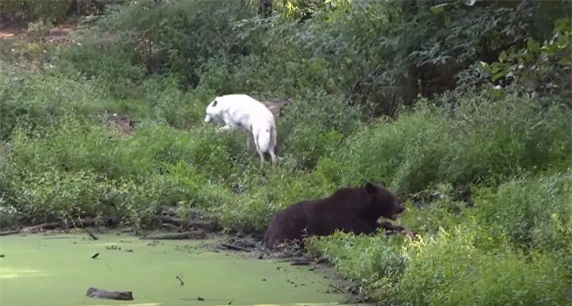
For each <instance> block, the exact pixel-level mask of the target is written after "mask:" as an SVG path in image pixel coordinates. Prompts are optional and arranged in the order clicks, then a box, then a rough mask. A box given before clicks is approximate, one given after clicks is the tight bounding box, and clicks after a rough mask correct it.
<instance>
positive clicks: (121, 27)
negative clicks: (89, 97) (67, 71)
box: [75, 0, 251, 86]
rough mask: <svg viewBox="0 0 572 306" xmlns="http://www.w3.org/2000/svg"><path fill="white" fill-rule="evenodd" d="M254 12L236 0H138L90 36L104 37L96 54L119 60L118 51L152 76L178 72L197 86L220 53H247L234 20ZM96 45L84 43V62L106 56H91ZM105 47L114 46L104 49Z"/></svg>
mask: <svg viewBox="0 0 572 306" xmlns="http://www.w3.org/2000/svg"><path fill="white" fill-rule="evenodd" d="M250 14H251V13H250V10H249V7H248V6H245V5H243V4H242V3H240V2H236V1H223V2H220V1H208V0H207V1H204V0H199V1H169V2H164V3H158V2H156V1H152V0H146V1H136V2H133V3H130V4H129V5H126V6H123V7H120V8H119V11H118V12H117V13H115V14H111V15H108V16H106V17H105V18H102V19H100V20H99V21H97V22H96V28H95V29H96V30H95V32H92V33H91V34H92V35H97V36H99V38H98V39H96V40H95V41H94V43H95V46H100V48H95V50H99V51H100V52H101V51H103V52H106V53H107V56H105V57H103V58H109V59H112V60H113V61H114V62H115V61H120V58H119V57H116V55H115V54H116V53H119V54H120V55H123V56H124V57H126V58H127V59H130V60H129V63H132V64H135V65H136V67H140V66H144V67H146V70H147V72H149V73H162V74H163V73H168V74H175V75H177V76H179V77H181V78H182V80H184V81H185V83H187V84H191V85H192V86H195V85H196V84H197V83H198V81H199V79H198V75H197V71H198V69H199V68H200V67H201V65H202V64H204V63H206V61H207V60H208V59H209V58H211V57H213V56H214V55H215V54H219V53H221V54H225V55H226V56H228V57H229V58H233V57H234V56H238V55H242V54H246V52H247V45H243V44H241V43H240V42H239V41H238V38H236V37H237V36H236V35H233V34H234V33H233V31H232V22H233V21H235V20H240V19H242V18H245V17H248V16H250ZM90 40H92V39H90ZM86 43H87V44H86ZM94 43H91V44H90V43H89V40H88V41H85V42H84V44H86V45H87V46H86V48H85V49H84V50H83V51H82V53H80V55H81V58H85V59H84V60H87V61H97V60H98V58H100V57H101V56H100V55H96V54H89V53H88V50H89V49H87V48H93V47H94ZM88 46H89V47H88ZM105 46H109V47H111V48H101V47H105ZM118 51H119V52H118ZM86 57H87V58H86ZM75 62H76V63H78V64H79V65H81V66H82V67H85V65H83V64H81V63H80V62H79V61H78V60H76V61H75ZM122 66H123V65H122ZM106 67H108V68H107V69H114V68H112V67H109V66H106ZM104 71H105V70H104ZM92 73H93V74H98V72H97V71H93V72H92Z"/></svg>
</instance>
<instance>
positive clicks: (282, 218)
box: [264, 182, 405, 249]
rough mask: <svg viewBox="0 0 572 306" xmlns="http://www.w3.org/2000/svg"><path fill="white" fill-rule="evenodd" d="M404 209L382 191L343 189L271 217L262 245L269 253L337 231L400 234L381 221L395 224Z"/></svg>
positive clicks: (367, 187) (374, 186)
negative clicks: (293, 241) (278, 248)
mask: <svg viewBox="0 0 572 306" xmlns="http://www.w3.org/2000/svg"><path fill="white" fill-rule="evenodd" d="M404 209H405V207H403V206H402V205H400V204H399V201H398V200H397V198H396V197H395V195H394V194H393V193H391V192H390V191H389V190H387V189H386V188H385V187H383V186H381V185H377V184H373V183H371V182H367V183H366V184H365V185H364V186H360V187H353V188H350V187H346V188H342V189H339V190H337V191H335V192H334V193H333V194H332V195H331V196H329V197H327V198H325V199H318V200H309V201H302V202H298V203H296V204H293V205H292V206H290V207H288V208H286V209H283V210H281V211H278V212H276V213H275V214H274V217H273V218H272V221H271V222H270V225H269V226H268V229H267V230H266V233H265V234H264V245H265V246H266V247H267V248H269V249H272V248H274V247H276V246H277V245H279V244H281V243H283V242H286V241H289V240H290V241H291V240H301V239H302V238H303V237H304V236H327V235H331V234H333V233H334V232H335V231H336V230H339V231H342V232H346V233H349V232H353V233H354V234H362V233H363V234H371V233H374V232H375V231H377V229H378V228H379V227H383V228H386V229H391V230H396V229H399V230H403V228H402V227H397V226H393V225H392V224H391V223H389V222H384V223H381V224H380V223H378V222H377V220H378V219H379V218H380V217H385V218H388V219H391V220H395V219H396V217H397V215H398V214H400V213H401V212H403V210H404Z"/></svg>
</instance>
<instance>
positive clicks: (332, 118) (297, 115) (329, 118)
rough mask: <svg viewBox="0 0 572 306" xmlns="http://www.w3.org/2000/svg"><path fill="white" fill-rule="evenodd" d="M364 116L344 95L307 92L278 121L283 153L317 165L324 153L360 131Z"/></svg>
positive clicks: (303, 163)
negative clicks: (347, 101) (359, 127)
mask: <svg viewBox="0 0 572 306" xmlns="http://www.w3.org/2000/svg"><path fill="white" fill-rule="evenodd" d="M360 115H361V114H360V112H359V109H358V108H353V107H350V106H348V105H347V104H346V103H345V101H344V100H343V98H342V97H338V96H331V95H328V94H326V93H325V92H323V91H318V90H316V91H313V92H312V91H304V92H303V93H302V94H301V95H300V96H299V98H295V102H294V104H293V105H292V106H289V107H288V110H287V111H286V112H285V115H284V117H283V118H281V119H280V120H278V123H277V124H278V127H277V128H278V139H279V141H280V142H281V148H283V149H282V150H281V152H283V153H282V154H283V155H291V156H292V157H293V158H294V159H296V161H297V164H298V166H300V167H302V168H313V167H314V166H315V165H316V163H317V161H318V159H319V158H320V157H321V156H322V155H324V154H326V153H328V152H331V151H332V150H333V149H334V148H336V147H337V146H338V145H339V144H340V143H341V141H342V140H343V139H344V137H345V136H347V135H350V134H351V133H352V132H353V131H354V130H356V128H357V126H358V125H359V118H360Z"/></svg>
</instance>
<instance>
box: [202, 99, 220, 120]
mask: <svg viewBox="0 0 572 306" xmlns="http://www.w3.org/2000/svg"><path fill="white" fill-rule="evenodd" d="M218 104H219V103H218V101H217V99H216V98H215V99H214V100H213V101H212V102H211V103H209V105H208V106H207V111H206V112H207V115H206V116H205V122H207V123H208V122H212V121H216V120H217V119H218V117H219V116H220V108H219V107H217V105H218Z"/></svg>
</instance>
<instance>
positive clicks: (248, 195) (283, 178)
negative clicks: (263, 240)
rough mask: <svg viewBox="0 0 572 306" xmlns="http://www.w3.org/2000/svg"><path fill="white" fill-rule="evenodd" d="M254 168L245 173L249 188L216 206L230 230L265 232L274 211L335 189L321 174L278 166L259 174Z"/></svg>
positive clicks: (221, 218) (246, 187)
mask: <svg viewBox="0 0 572 306" xmlns="http://www.w3.org/2000/svg"><path fill="white" fill-rule="evenodd" d="M253 170H254V169H253ZM251 171H252V170H251ZM251 171H249V172H245V173H244V175H245V177H246V180H242V182H243V183H245V184H244V185H245V186H244V188H245V189H246V190H247V191H246V192H244V193H242V194H239V195H238V196H236V197H235V198H234V199H233V201H229V202H227V203H226V204H225V205H222V206H220V207H217V208H215V213H216V215H218V216H219V218H220V222H221V225H222V226H223V227H225V228H226V229H227V230H231V231H242V232H264V231H265V230H266V227H267V225H268V223H269V222H270V220H271V218H272V214H273V213H274V212H276V211H278V210H280V209H282V208H285V207H288V206H290V205H292V204H294V203H296V202H299V201H302V200H306V199H313V198H320V197H325V196H328V195H329V194H330V193H331V192H333V189H334V188H333V186H332V185H331V184H330V183H329V182H328V181H326V180H325V179H324V178H323V177H322V176H320V175H319V174H314V173H310V174H304V173H299V172H297V171H293V170H289V169H281V168H275V169H270V170H268V171H265V174H263V175H260V176H256V174H255V173H254V172H251ZM258 171H259V170H258ZM249 178H250V179H249ZM248 180H249V181H248Z"/></svg>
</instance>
